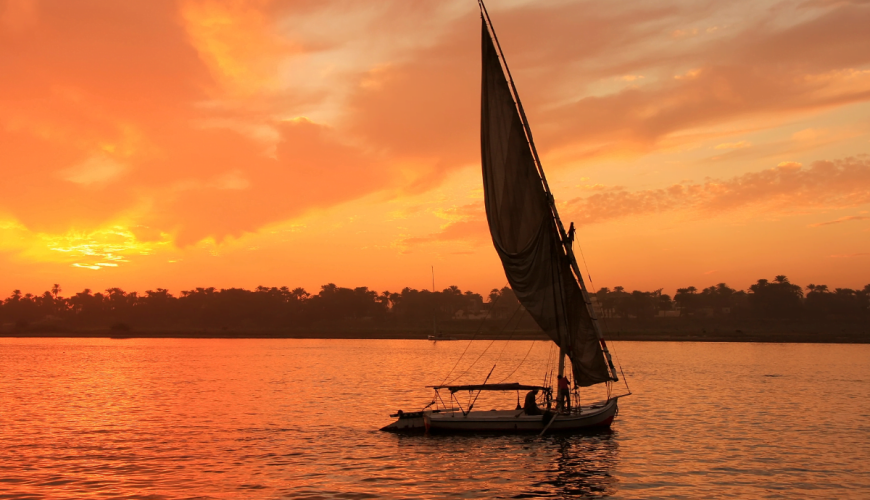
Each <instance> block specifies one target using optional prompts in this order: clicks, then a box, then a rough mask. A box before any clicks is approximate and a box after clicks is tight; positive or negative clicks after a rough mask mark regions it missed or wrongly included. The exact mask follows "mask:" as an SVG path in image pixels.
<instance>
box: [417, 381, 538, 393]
mask: <svg viewBox="0 0 870 500" xmlns="http://www.w3.org/2000/svg"><path fill="white" fill-rule="evenodd" d="M429 387H431V388H432V389H435V390H436V391H438V390H440V389H448V390H449V391H450V393H451V394H454V393H457V392H459V391H505V392H506V391H531V390H539V391H544V392H548V391H552V388H550V387H546V386H542V385H525V384H520V383H517V382H514V383H511V384H472V385H430V386H429Z"/></svg>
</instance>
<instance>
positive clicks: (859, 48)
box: [529, 4, 870, 158]
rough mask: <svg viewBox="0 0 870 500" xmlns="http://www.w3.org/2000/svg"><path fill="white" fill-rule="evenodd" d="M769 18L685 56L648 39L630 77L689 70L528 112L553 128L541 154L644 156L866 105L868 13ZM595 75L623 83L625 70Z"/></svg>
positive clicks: (843, 8)
mask: <svg viewBox="0 0 870 500" xmlns="http://www.w3.org/2000/svg"><path fill="white" fill-rule="evenodd" d="M777 12H778V11H777ZM769 15H772V14H771V13H767V14H764V16H769ZM777 15H782V13H781V12H780V13H779V14H777ZM764 16H762V17H760V18H759V19H758V21H757V22H754V23H750V24H744V25H743V27H742V29H739V30H738V29H732V30H728V32H727V36H726V34H722V35H721V36H717V37H716V38H711V39H710V40H708V41H705V42H699V44H700V45H698V46H696V50H693V51H689V52H684V53H679V54H677V53H674V52H673V50H674V49H673V48H666V47H664V46H661V45H657V44H654V43H652V42H651V40H650V39H649V38H648V37H644V38H643V39H644V40H645V41H646V42H647V43H648V45H647V46H648V47H657V48H658V49H657V50H655V49H647V50H653V53H651V54H648V58H647V62H646V63H640V62H638V63H637V65H635V66H633V67H632V68H631V69H633V70H634V71H640V70H643V71H644V72H649V71H648V70H647V69H645V68H644V66H652V67H655V66H656V65H659V64H661V65H663V66H664V67H668V66H673V65H674V64H676V65H677V66H678V67H681V68H685V69H682V70H679V72H677V75H676V76H675V77H674V78H670V79H667V78H661V79H657V80H656V79H650V80H648V81H647V83H646V84H645V85H643V86H635V87H631V88H627V89H622V90H621V91H619V92H615V93H610V94H605V95H596V96H588V97H583V98H580V99H576V100H574V101H573V102H571V103H569V104H566V105H560V106H547V107H543V108H542V109H540V110H535V109H533V110H532V111H529V114H530V115H531V116H533V117H534V116H538V117H540V118H539V119H543V121H544V122H546V123H549V124H550V126H548V127H546V128H544V129H543V130H541V131H539V132H538V133H537V134H536V135H537V137H538V141H537V142H538V145H539V147H543V148H546V149H551V150H559V151H562V152H563V154H566V155H570V156H572V157H574V158H578V157H579V158H589V157H595V156H600V155H606V154H613V153H618V152H622V153H625V152H633V153H635V154H641V153H645V152H648V151H651V150H653V149H655V148H656V147H657V146H658V145H659V144H661V143H662V141H664V140H665V139H668V138H674V137H676V136H677V135H678V134H681V133H685V132H687V131H691V130H698V129H704V128H705V127H714V126H721V125H722V124H724V123H728V122H730V121H735V120H740V119H745V118H749V117H755V118H766V117H776V116H784V115H787V114H792V115H794V114H799V113H810V112H815V111H818V110H821V109H825V108H831V107H835V106H844V105H848V104H852V103H858V102H867V101H868V100H870V73H868V72H866V71H865V70H862V69H861V68H862V67H866V65H868V64H870V30H867V29H866V26H867V25H868V24H870V6H868V5H864V6H858V5H845V4H842V5H837V6H834V7H830V8H828V9H826V10H824V11H820V12H818V15H817V16H815V17H812V16H811V17H807V18H804V19H802V20H799V21H797V22H795V23H793V24H790V25H785V26H784V27H780V28H777V27H776V25H775V24H773V23H771V22H770V20H769V19H767V18H766V17H764ZM717 33H719V32H717ZM666 60H669V61H671V62H670V63H667V65H665V64H666V63H665V61H666ZM641 64H643V65H641ZM596 69H597V71H601V72H605V71H606V72H613V73H615V74H613V76H618V75H621V74H625V69H626V68H625V67H621V66H620V67H607V66H601V67H599V68H596ZM616 71H619V73H616ZM763 126H764V125H762V127H763ZM810 135H811V134H810V133H806V134H800V133H799V134H797V135H796V139H798V140H802V139H805V138H808V137H809V136H810ZM674 140H676V139H674Z"/></svg>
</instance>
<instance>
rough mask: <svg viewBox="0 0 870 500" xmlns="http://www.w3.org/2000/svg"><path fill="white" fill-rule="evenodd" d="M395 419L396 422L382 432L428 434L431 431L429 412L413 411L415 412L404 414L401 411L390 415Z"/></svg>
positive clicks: (385, 427) (383, 428)
mask: <svg viewBox="0 0 870 500" xmlns="http://www.w3.org/2000/svg"><path fill="white" fill-rule="evenodd" d="M390 416H391V417H393V418H396V421H395V422H393V423H391V424H389V425H387V426H384V427H381V430H382V431H385V432H401V433H414V432H426V431H427V430H428V429H429V415H428V412H425V411H413V412H403V411H402V410H399V411H398V413H395V414H393V415H390Z"/></svg>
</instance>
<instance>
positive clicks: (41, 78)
mask: <svg viewBox="0 0 870 500" xmlns="http://www.w3.org/2000/svg"><path fill="white" fill-rule="evenodd" d="M489 8H490V13H491V15H492V18H493V22H494V23H495V26H496V29H497V30H498V33H499V37H500V40H501V43H502V47H503V48H504V50H505V52H506V54H507V57H508V61H509V63H510V65H511V69H512V72H513V74H514V79H515V81H516V83H517V85H518V88H519V91H520V93H521V95H522V97H523V101H524V104H525V106H526V110H527V113H528V116H529V120H530V122H531V125H532V128H533V130H534V132H535V138H536V142H537V145H538V149H539V151H540V152H541V154H542V161H543V163H544V168H545V169H546V171H547V174H548V177H549V180H550V185H551V187H552V188H553V191H554V194H555V196H556V198H557V201H558V202H559V204H560V207H561V212H562V216H563V220H565V221H571V220H573V221H575V222H576V223H577V225H578V226H579V231H578V241H579V242H580V244H581V245H582V249H583V252H584V255H585V257H586V261H587V263H588V265H589V268H590V270H591V271H592V278H593V279H594V283H593V284H594V286H596V287H601V286H610V287H612V286H615V285H622V286H624V287H626V288H628V289H635V288H637V289H644V290H647V289H653V288H659V287H665V291H666V292H669V293H672V292H673V289H674V288H676V287H678V286H689V285H694V286H697V287H705V286H709V285H712V284H714V283H718V282H723V281H724V282H726V283H728V284H729V285H731V286H733V287H736V288H745V287H747V286H748V285H749V284H751V283H752V282H754V281H755V280H756V279H757V278H761V277H766V278H772V277H773V275H775V274H786V275H788V276H789V277H790V278H791V280H792V281H793V282H796V283H799V284H804V285H805V284H807V283H810V282H814V283H825V284H827V285H829V286H830V287H831V288H833V287H844V286H845V287H861V286H863V285H865V284H867V283H868V282H870V156H868V153H870V29H868V28H867V27H868V26H870V5H868V4H867V3H865V2H857V1H856V2H850V1H826V0H808V1H799V0H798V1H793V2H759V1H752V2H718V1H716V2H714V1H709V2H701V1H696V2H680V1H652V2H643V3H637V2H591V1H590V2H575V1H565V0H560V1H556V0H547V1H528V0H503V1H498V0H491V2H490V5H489ZM479 23H480V18H479V14H478V10H477V5H476V2H474V1H473V0H432V1H428V0H427V1H424V0H415V1H412V2H411V1H407V0H394V1H377V2H375V1H361V0H344V1H333V0H317V1H313V0H292V1H267V0H252V1H243V0H222V1H208V0H179V1H168V0H167V1H163V0H149V1H140V2H118V1H116V0H103V1H85V0H81V1H69V2H56V1H54V2H48V1H45V2H40V1H34V0H0V75H2V78H0V295H3V296H5V295H7V294H8V292H11V290H12V289H15V288H17V289H22V290H24V291H25V292H34V293H35V292H41V291H44V290H47V289H48V288H50V287H51V285H52V284H53V283H60V284H61V286H62V287H63V289H64V292H63V293H62V295H63V294H71V293H74V292H76V291H79V290H81V289H83V288H86V287H87V288H91V289H93V290H102V289H105V288H108V287H121V288H123V289H125V290H127V291H133V290H136V291H140V292H141V291H144V290H146V289H153V288H156V287H164V288H169V289H170V290H172V291H173V292H178V291H180V290H182V289H189V288H193V287H196V286H215V287H219V288H221V287H232V286H237V287H245V288H253V287H256V286H258V285H265V286H281V285H287V286H291V287H295V286H303V287H305V288H307V289H308V290H309V291H317V290H318V289H319V286H320V285H321V284H324V283H327V282H335V283H336V284H338V285H340V286H350V287H353V286H363V285H365V286H369V287H371V288H374V289H377V290H385V289H389V290H392V291H397V290H398V289H400V288H402V287H404V286H412V287H415V288H426V287H429V286H430V285H431V276H430V266H432V265H434V266H435V272H436V286H437V287H438V288H444V287H446V286H448V285H454V284H455V285H458V286H459V287H460V288H462V289H472V290H475V291H478V292H486V291H487V290H489V289H490V288H493V287H496V286H499V287H500V286H502V285H503V284H504V283H505V278H504V274H503V272H502V270H501V267H500V264H499V261H498V258H497V257H496V254H495V252H494V250H493V249H492V244H491V242H490V240H489V234H488V232H487V230H486V226H485V221H484V216H483V213H482V189H481V183H480V172H479V161H480V153H479V132H478V125H479V92H480V81H479V80H480V69H479V65H480V54H479V51H480V40H479V37H480V26H479Z"/></svg>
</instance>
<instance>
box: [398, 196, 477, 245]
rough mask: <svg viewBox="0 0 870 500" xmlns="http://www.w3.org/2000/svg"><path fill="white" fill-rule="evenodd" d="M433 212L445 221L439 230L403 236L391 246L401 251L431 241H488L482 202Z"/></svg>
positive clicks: (468, 242) (473, 242)
mask: <svg viewBox="0 0 870 500" xmlns="http://www.w3.org/2000/svg"><path fill="white" fill-rule="evenodd" d="M434 214H435V215H436V216H437V217H439V218H441V219H444V220H446V221H448V222H447V223H446V224H444V225H443V226H441V229H440V231H437V232H435V233H430V234H428V235H426V236H417V237H403V238H400V239H399V240H397V241H396V242H394V243H393V246H394V247H396V248H399V249H400V250H401V251H403V252H408V251H409V250H410V249H412V248H414V247H418V246H421V245H427V244H431V243H445V242H463V243H466V244H470V245H473V246H477V245H480V244H482V243H484V242H486V241H489V239H490V236H489V226H488V225H487V222H486V213H485V212H484V208H483V204H482V203H469V204H467V205H462V206H459V207H451V208H449V209H442V210H436V211H435V212H434Z"/></svg>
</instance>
